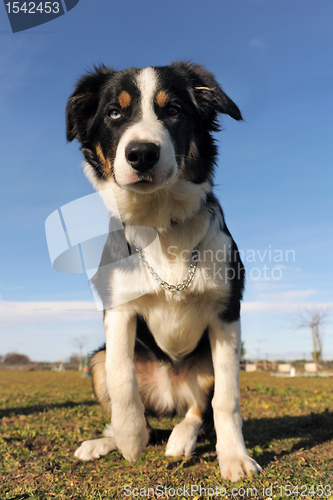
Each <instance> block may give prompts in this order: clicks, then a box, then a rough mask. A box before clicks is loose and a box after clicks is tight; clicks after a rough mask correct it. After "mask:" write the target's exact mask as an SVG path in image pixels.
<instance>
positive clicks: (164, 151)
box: [114, 68, 178, 192]
mask: <svg viewBox="0 0 333 500" xmlns="http://www.w3.org/2000/svg"><path fill="white" fill-rule="evenodd" d="M137 85H138V88H139V90H140V92H141V112H142V118H141V120H140V121H139V122H137V123H135V124H134V125H132V126H131V127H129V128H128V129H127V130H126V131H125V133H124V135H123V136H122V138H121V139H120V141H119V144H118V147H117V151H116V157H115V161H114V174H115V179H116V182H117V184H118V185H119V186H120V187H125V188H127V189H130V190H134V191H139V192H141V191H142V190H143V189H144V191H147V190H148V191H149V192H152V191H156V190H158V189H161V188H162V187H163V186H164V185H165V184H166V183H169V184H173V183H174V182H175V180H176V177H177V174H178V167H177V162H176V158H175V151H174V148H173V145H172V141H171V138H170V135H169V132H168V131H167V129H166V128H165V127H164V125H163V124H162V122H161V121H160V120H158V118H157V116H156V114H155V113H154V96H155V94H156V91H157V75H156V72H155V71H154V69H153V68H146V69H143V70H141V72H140V73H139V75H138V77H137ZM133 141H135V142H151V143H154V144H156V145H157V146H160V158H159V161H158V162H157V164H156V165H155V166H154V167H153V169H151V170H150V175H151V176H152V178H153V180H154V184H153V185H151V186H144V188H143V187H142V185H136V184H135V183H136V182H137V181H138V180H139V177H138V175H137V172H136V170H135V169H133V168H132V166H131V165H130V164H129V163H128V161H127V159H126V156H125V152H126V148H127V146H128V145H129V143H131V142H133Z"/></svg>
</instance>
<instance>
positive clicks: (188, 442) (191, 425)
mask: <svg viewBox="0 0 333 500" xmlns="http://www.w3.org/2000/svg"><path fill="white" fill-rule="evenodd" d="M201 425H202V419H201V418H200V417H198V416H197V415H194V414H193V413H192V412H191V410H189V411H188V412H187V414H186V416H185V418H184V420H183V421H182V422H180V423H179V424H177V425H176V426H175V427H174V429H173V431H172V433H171V435H170V437H169V439H168V443H167V447H166V451H165V454H166V455H167V456H171V457H177V456H180V455H185V456H186V457H189V456H190V455H192V453H193V451H194V448H195V445H196V442H197V437H198V432H199V430H200V427H201Z"/></svg>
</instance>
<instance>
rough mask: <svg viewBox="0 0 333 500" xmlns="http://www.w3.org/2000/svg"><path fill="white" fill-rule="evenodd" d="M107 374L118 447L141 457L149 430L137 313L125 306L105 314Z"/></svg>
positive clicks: (132, 459)
mask: <svg viewBox="0 0 333 500" xmlns="http://www.w3.org/2000/svg"><path fill="white" fill-rule="evenodd" d="M104 327H105V335H106V363H105V366H106V376H107V385H108V390H109V394H110V397H111V412H112V428H113V431H114V438H115V441H116V445H117V448H118V449H119V450H120V451H121V453H122V455H123V457H124V458H125V459H126V460H128V461H129V462H135V461H136V460H138V459H139V458H140V456H141V454H142V452H143V450H144V448H145V446H146V445H147V442H148V432H147V428H146V419H145V416H144V407H143V404H142V402H141V399H140V396H139V392H138V384H137V380H136V376H135V367H134V362H133V356H134V344H135V335H136V316H135V315H134V314H131V313H130V312H129V311H128V310H125V309H122V308H114V309H107V310H106V311H105V313H104Z"/></svg>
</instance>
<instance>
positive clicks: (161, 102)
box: [155, 90, 169, 108]
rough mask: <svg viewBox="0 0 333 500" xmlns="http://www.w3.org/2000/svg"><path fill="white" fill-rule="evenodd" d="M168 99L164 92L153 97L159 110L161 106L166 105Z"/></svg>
mask: <svg viewBox="0 0 333 500" xmlns="http://www.w3.org/2000/svg"><path fill="white" fill-rule="evenodd" d="M168 99H169V97H168V94H167V93H166V92H164V90H161V91H160V92H159V93H158V94H157V95H156V97H155V101H156V102H157V104H158V105H159V106H160V107H161V108H163V106H165V105H166V103H167V102H168Z"/></svg>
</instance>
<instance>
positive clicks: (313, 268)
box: [0, 0, 333, 360]
mask: <svg viewBox="0 0 333 500" xmlns="http://www.w3.org/2000/svg"><path fill="white" fill-rule="evenodd" d="M332 19H333V4H332V2H331V1H328V0H321V2H314V1H313V0H312V1H308V0H286V1H284V0H237V1H235V2H231V1H226V0H206V1H205V2H201V1H200V2H199V1H197V0H191V1H189V0H182V1H179V0H178V1H175V0H169V1H168V2H166V1H162V0H158V1H156V0H127V1H126V2H120V1H119V0H117V1H110V0H94V1H93V0H90V1H89V0H80V2H79V4H78V5H77V6H76V7H75V8H74V9H73V10H71V11H70V12H69V13H67V14H66V15H64V16H62V17H60V18H58V19H56V20H54V21H52V22H50V23H47V24H45V25H42V26H40V27H37V28H33V29H30V30H27V31H24V32H20V33H15V34H13V33H11V31H10V25H9V21H8V19H7V18H6V13H5V8H4V7H2V14H1V17H0V43H1V52H0V90H1V92H0V116H1V118H0V132H1V166H0V168H1V183H0V210H1V217H0V227H1V246H0V269H1V274H0V354H2V355H4V354H6V353H7V352H10V351H18V352H22V353H25V354H28V355H29V356H30V357H31V358H32V359H35V360H60V359H65V358H66V357H68V356H69V355H70V354H71V353H72V352H73V351H75V347H73V345H72V341H73V339H74V338H76V337H78V336H80V335H85V336H86V337H87V345H86V349H87V350H91V349H94V348H96V347H98V345H99V344H100V343H102V342H103V327H102V318H101V313H100V312H98V311H97V310H96V308H94V302H93V296H92V294H91V291H90V287H89V283H88V280H87V278H86V276H85V274H64V273H59V272H56V271H55V270H54V269H53V268H52V266H51V263H50V258H49V255H48V249H47V245H46V239H45V229H44V224H45V220H46V218H47V217H48V216H49V215H50V214H51V213H52V212H53V211H55V210H57V209H58V208H60V207H61V206H62V205H64V204H67V203H70V202H71V201H73V200H76V199H77V198H80V197H82V196H85V195H87V194H90V193H92V192H93V190H92V188H91V186H90V185H89V183H88V181H87V180H86V179H85V178H84V176H83V173H82V169H81V166H80V162H81V154H80V152H79V150H78V144H74V143H73V144H66V139H65V121H64V111H65V105H66V99H67V98H68V96H69V94H70V93H71V91H72V89H73V84H74V81H75V79H76V78H77V77H78V76H80V75H81V74H82V73H83V72H84V71H86V70H87V69H89V68H91V67H92V66H93V65H94V64H99V63H101V62H103V63H104V64H106V65H109V66H113V67H115V68H117V69H123V68H126V67H128V66H137V67H144V66H147V65H163V64H168V63H169V62H170V61H172V60H175V59H186V60H192V61H195V62H197V63H201V64H204V65H205V66H206V67H207V68H208V69H209V70H211V71H212V72H214V73H215V74H216V76H217V79H218V81H219V82H220V83H221V84H222V87H223V88H224V90H225V91H226V93H227V94H228V95H229V96H230V97H231V98H232V99H233V100H234V101H235V102H236V103H237V105H238V106H239V108H240V109H241V111H242V113H243V116H244V119H245V122H244V123H237V122H234V121H233V120H231V119H230V118H229V117H224V119H223V121H222V125H223V129H224V130H223V132H222V133H218V134H217V139H218V141H219V143H220V156H219V169H218V171H217V176H216V194H217V195H218V197H219V199H220V201H221V203H222V206H223V209H224V212H225V216H226V220H227V223H228V226H229V228H230V230H231V232H232V234H233V236H234V237H235V239H236V241H237V243H238V246H239V248H240V249H241V250H242V251H243V252H244V263H245V265H246V268H247V274H248V281H247V287H246V293H245V297H244V304H243V320H242V322H243V340H244V341H245V347H246V349H247V352H248V354H249V355H250V356H253V357H255V356H258V355H260V356H265V355H266V354H267V355H268V356H269V357H275V358H277V357H279V356H281V355H283V356H286V357H293V356H300V355H301V356H303V355H306V356H307V357H308V358H310V352H311V349H312V345H311V338H310V332H309V331H307V330H299V331H295V330H293V329H292V327H291V321H290V315H291V314H292V313H293V312H294V311H295V310H302V309H304V308H322V307H332V306H333V284H332V283H333V272H332V250H333V248H332V247H333V244H332V243H333V235H332V214H333V206H332V205H333V202H332V185H333V183H332V181H333V173H332V160H333V154H332V153H333V151H332V149H333V146H332V144H333V141H332V109H333V106H332V105H333V93H332V88H333V67H332V42H333V33H332ZM264 266H266V267H264ZM332 325H333V314H332V316H331V318H330V319H329V320H328V321H327V323H326V325H325V328H324V332H323V333H324V340H323V343H324V354H325V357H326V358H330V359H332V358H333V326H332Z"/></svg>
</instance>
